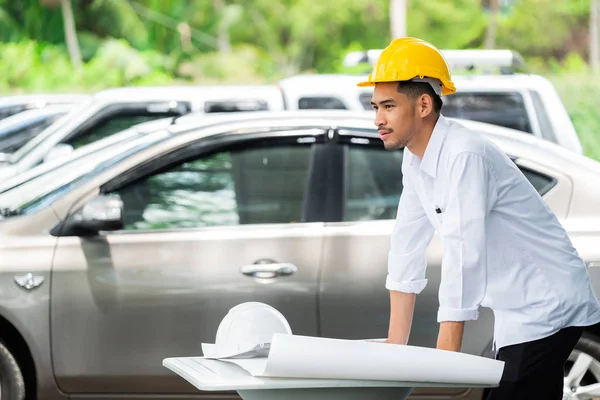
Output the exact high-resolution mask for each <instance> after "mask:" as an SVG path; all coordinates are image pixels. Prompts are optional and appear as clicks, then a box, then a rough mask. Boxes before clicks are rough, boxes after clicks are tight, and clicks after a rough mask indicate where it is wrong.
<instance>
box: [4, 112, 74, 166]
mask: <svg viewBox="0 0 600 400" xmlns="http://www.w3.org/2000/svg"><path fill="white" fill-rule="evenodd" d="M72 108H73V105H71V104H67V105H52V106H47V107H43V108H34V109H32V110H27V111H23V112H20V113H18V114H15V115H12V116H10V117H7V118H4V119H2V120H0V162H2V160H3V159H4V160H7V159H8V158H7V156H8V154H10V153H13V152H14V151H16V150H18V149H19V148H21V146H23V145H24V144H25V143H27V142H28V141H29V140H31V139H32V138H34V137H35V136H36V135H37V134H39V133H40V132H41V131H43V130H44V129H46V128H47V127H49V126H50V125H52V124H53V123H54V122H56V121H57V120H58V119H59V118H60V117H62V116H63V115H65V114H66V113H67V112H68V111H69V110H71V109H72Z"/></svg>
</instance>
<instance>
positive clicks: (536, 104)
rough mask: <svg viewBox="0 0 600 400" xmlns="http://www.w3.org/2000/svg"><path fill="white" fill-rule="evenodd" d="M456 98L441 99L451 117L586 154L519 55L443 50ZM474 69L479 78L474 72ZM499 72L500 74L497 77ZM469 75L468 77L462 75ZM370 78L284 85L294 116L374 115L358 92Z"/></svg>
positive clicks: (353, 56) (368, 59)
mask: <svg viewBox="0 0 600 400" xmlns="http://www.w3.org/2000/svg"><path fill="white" fill-rule="evenodd" d="M442 52H443V54H444V56H445V57H446V59H447V61H448V63H449V65H450V68H451V70H452V71H453V77H452V78H453V80H454V83H455V85H456V89H457V92H456V93H455V94H453V95H451V96H444V97H443V98H442V100H443V102H444V106H443V109H442V113H443V114H444V115H445V116H447V117H454V118H461V119H468V120H474V121H480V122H487V123H491V124H495V125H500V126H504V127H507V128H512V129H517V130H520V131H523V132H527V133H530V134H532V135H534V136H537V137H540V138H542V139H545V140H548V141H550V142H553V143H557V144H559V145H561V146H563V147H564V148H567V149H570V150H573V151H575V152H577V153H583V150H582V147H581V143H580V141H579V138H578V136H577V132H576V130H575V127H574V126H573V123H572V121H571V119H570V117H569V115H568V113H567V111H566V109H565V107H564V105H563V103H562V101H561V99H560V97H559V95H558V93H557V92H556V89H555V88H554V86H553V85H552V83H551V82H550V81H549V80H548V79H546V78H544V77H542V76H540V75H535V74H527V73H515V72H513V71H514V70H515V69H517V68H522V67H523V62H522V59H521V57H520V55H519V54H518V53H515V52H511V51H507V50H442ZM380 53H381V50H369V51H362V52H351V53H349V54H348V55H347V56H346V59H345V64H346V65H347V66H357V65H360V64H361V63H365V64H366V65H367V68H368V67H369V65H372V64H373V63H374V62H375V61H376V60H377V58H378V57H379V54H380ZM473 69H475V70H476V71H478V72H473V71H471V70H473ZM498 69H500V70H501V72H500V73H496V71H497V70H498ZM463 70H469V71H471V72H469V73H468V74H462V75H461V72H462V71H463ZM363 80H366V76H365V75H349V74H329V75H327V74H324V75H318V74H306V75H295V76H292V77H289V78H286V79H283V80H282V81H281V82H280V83H279V85H280V87H281V89H282V92H283V94H284V97H285V101H286V107H287V109H289V110H299V109H323V108H326V109H349V110H357V111H358V110H370V109H371V97H372V95H373V89H372V88H369V87H357V86H356V83H357V82H359V81H363Z"/></svg>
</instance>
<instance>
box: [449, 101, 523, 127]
mask: <svg viewBox="0 0 600 400" xmlns="http://www.w3.org/2000/svg"><path fill="white" fill-rule="evenodd" d="M443 100H444V106H443V107H442V114H443V115H444V116H446V117H454V118H463V119H467V120H472V121H479V122H487V123H489V124H494V125H499V126H504V127H507V128H512V129H518V130H520V131H524V132H528V133H532V129H531V122H530V120H529V116H528V115H527V109H526V108H525V101H524V100H523V96H522V95H521V94H520V93H517V92H504V93H490V92H487V93H484V92H481V93H477V92H473V93H456V94H453V95H451V96H447V97H444V99H443Z"/></svg>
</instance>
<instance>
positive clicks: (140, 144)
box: [0, 130, 170, 216]
mask: <svg viewBox="0 0 600 400" xmlns="http://www.w3.org/2000/svg"><path fill="white" fill-rule="evenodd" d="M168 137H170V134H169V132H168V131H166V130H161V131H158V132H154V133H152V134H148V135H145V136H143V137H142V138H138V139H134V140H130V141H127V142H126V143H117V144H114V145H112V146H109V147H107V148H105V149H103V150H102V151H99V152H95V153H92V154H90V155H89V156H87V157H81V158H78V159H75V160H73V161H71V162H68V163H65V164H64V165H61V166H60V167H58V168H56V169H53V170H51V171H49V172H47V173H45V174H42V175H40V176H37V177H35V178H33V179H31V180H29V181H26V182H23V183H19V184H16V185H15V186H14V187H12V188H8V189H7V190H6V191H4V192H3V193H1V194H0V211H2V214H4V216H9V215H22V214H28V213H32V212H35V211H37V210H38V209H40V208H41V207H45V206H47V205H49V204H51V203H52V202H54V201H55V200H57V199H58V198H60V197H62V195H64V194H65V193H67V192H68V191H69V190H70V189H72V188H74V187H77V186H78V185H80V184H81V183H83V182H85V181H87V180H88V179H91V178H93V177H94V176H96V175H98V174H100V173H102V172H103V171H106V170H107V169H109V168H111V167H112V166H114V165H116V164H118V163H119V162H120V161H121V160H123V159H125V158H127V157H129V156H131V155H132V154H135V153H136V152H138V151H140V150H141V149H144V148H147V147H149V146H151V145H153V144H155V143H158V142H160V141H162V140H164V139H166V138H168Z"/></svg>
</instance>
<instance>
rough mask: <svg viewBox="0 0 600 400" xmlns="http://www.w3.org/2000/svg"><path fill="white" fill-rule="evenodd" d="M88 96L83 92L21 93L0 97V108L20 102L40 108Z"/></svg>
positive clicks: (84, 98) (78, 101) (77, 100)
mask: <svg viewBox="0 0 600 400" xmlns="http://www.w3.org/2000/svg"><path fill="white" fill-rule="evenodd" d="M89 97H90V96H89V95H85V94H69V93H66V94H56V93H48V94H42V93H40V94H23V95H15V96H2V97H0V108H1V107H10V106H15V105H20V104H31V105H33V106H34V107H37V108H40V107H44V106H46V105H47V104H51V103H80V102H83V101H85V100H87V99H88V98H89Z"/></svg>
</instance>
